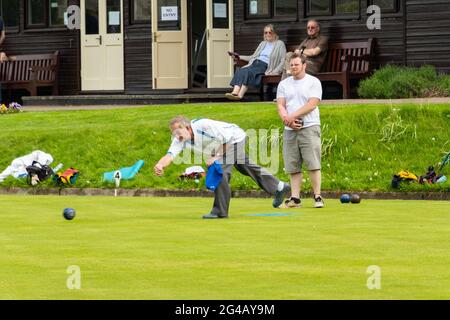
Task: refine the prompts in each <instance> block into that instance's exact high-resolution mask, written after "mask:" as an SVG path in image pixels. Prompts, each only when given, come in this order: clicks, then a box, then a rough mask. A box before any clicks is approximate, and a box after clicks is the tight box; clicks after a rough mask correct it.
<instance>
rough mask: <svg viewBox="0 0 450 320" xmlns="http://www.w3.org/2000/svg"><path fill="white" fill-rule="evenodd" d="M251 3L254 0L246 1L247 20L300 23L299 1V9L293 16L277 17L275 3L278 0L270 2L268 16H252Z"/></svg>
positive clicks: (270, 0) (245, 15)
mask: <svg viewBox="0 0 450 320" xmlns="http://www.w3.org/2000/svg"><path fill="white" fill-rule="evenodd" d="M250 1H252V0H245V1H244V5H245V11H244V13H245V14H244V17H245V20H248V21H252V20H253V21H259V20H263V19H272V21H298V9H299V6H298V1H296V2H295V3H296V7H297V9H296V10H295V13H294V14H292V15H275V7H276V6H275V3H274V1H276V0H268V5H269V8H268V11H267V12H268V13H267V14H260V15H254V14H250Z"/></svg>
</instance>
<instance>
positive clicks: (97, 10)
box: [80, 0, 124, 91]
mask: <svg viewBox="0 0 450 320" xmlns="http://www.w3.org/2000/svg"><path fill="white" fill-rule="evenodd" d="M122 2H123V0H81V1H80V9H81V11H80V12H81V90H82V91H117V90H118V91H122V90H124V57H123V14H122V8H123V3H122Z"/></svg>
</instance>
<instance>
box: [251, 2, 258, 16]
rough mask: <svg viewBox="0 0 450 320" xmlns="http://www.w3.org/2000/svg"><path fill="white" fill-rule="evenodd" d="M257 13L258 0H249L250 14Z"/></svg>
mask: <svg viewBox="0 0 450 320" xmlns="http://www.w3.org/2000/svg"><path fill="white" fill-rule="evenodd" d="M257 13H258V1H250V14H257Z"/></svg>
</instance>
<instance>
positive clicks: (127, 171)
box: [103, 160, 144, 182]
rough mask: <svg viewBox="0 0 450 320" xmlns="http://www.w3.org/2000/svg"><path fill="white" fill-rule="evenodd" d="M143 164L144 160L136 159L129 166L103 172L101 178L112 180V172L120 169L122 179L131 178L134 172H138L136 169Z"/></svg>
mask: <svg viewBox="0 0 450 320" xmlns="http://www.w3.org/2000/svg"><path fill="white" fill-rule="evenodd" d="M143 165H144V160H138V161H137V162H136V163H135V164H134V165H132V166H131V167H125V168H120V169H119V170H114V171H110V172H105V173H104V174H103V180H105V181H109V182H114V173H115V172H116V171H120V174H121V175H122V180H129V179H132V178H133V177H134V176H135V175H136V173H138V171H139V170H140V169H141V168H142V166H143Z"/></svg>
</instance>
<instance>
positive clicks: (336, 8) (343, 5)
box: [306, 0, 360, 16]
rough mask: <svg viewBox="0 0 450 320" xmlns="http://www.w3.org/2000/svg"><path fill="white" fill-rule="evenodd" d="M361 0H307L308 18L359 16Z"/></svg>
mask: <svg viewBox="0 0 450 320" xmlns="http://www.w3.org/2000/svg"><path fill="white" fill-rule="evenodd" d="M359 1H360V0H307V1H306V2H307V6H306V12H307V15H308V16H332V15H358V14H359Z"/></svg>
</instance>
